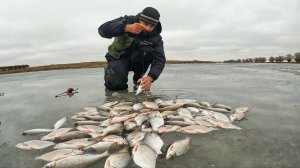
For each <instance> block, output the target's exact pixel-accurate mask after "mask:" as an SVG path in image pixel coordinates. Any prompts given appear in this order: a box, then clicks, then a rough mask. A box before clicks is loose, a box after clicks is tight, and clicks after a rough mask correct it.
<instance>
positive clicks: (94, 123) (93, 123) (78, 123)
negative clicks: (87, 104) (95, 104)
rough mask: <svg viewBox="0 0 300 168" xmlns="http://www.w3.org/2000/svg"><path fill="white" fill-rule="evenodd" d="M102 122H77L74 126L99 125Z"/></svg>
mask: <svg viewBox="0 0 300 168" xmlns="http://www.w3.org/2000/svg"><path fill="white" fill-rule="evenodd" d="M100 123H101V122H99V121H93V120H88V121H76V123H75V124H74V126H75V127H77V126H79V125H99V124H100Z"/></svg>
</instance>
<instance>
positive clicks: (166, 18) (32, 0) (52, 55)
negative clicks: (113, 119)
mask: <svg viewBox="0 0 300 168" xmlns="http://www.w3.org/2000/svg"><path fill="white" fill-rule="evenodd" d="M147 6H152V7H155V8H156V9H158V11H159V12H160V14H161V22H162V26H163V33H162V36H163V40H164V45H165V53H166V57H167V59H169V60H170V59H180V60H194V59H197V60H211V61H223V60H225V59H238V58H254V57H259V56H264V57H269V56H278V55H286V54H288V53H291V54H294V53H295V52H299V51H300V47H299V42H300V31H299V30H300V22H299V18H300V12H299V9H300V1H298V0H201V1H199V0H186V1H183V0H172V1H171V0H170V1H167V0H163V1H158V0H147V1H146V0H130V1H126V3H125V1H124V0H110V1H101V0H86V1H82V0H26V1H23V0H6V1H2V2H1V5H0V37H1V38H0V66H5V65H16V64H29V65H30V66H36V65H47V64H57V63H73V62H88V61H104V60H105V58H104V55H105V53H106V52H107V47H108V45H109V44H110V43H111V42H112V39H104V38H101V37H100V36H99V35H98V32H97V29H98V27H99V26H100V25H101V24H102V23H104V22H106V21H109V20H112V19H114V18H117V17H120V16H124V15H136V14H137V13H139V12H141V11H142V9H143V8H145V7H147Z"/></svg>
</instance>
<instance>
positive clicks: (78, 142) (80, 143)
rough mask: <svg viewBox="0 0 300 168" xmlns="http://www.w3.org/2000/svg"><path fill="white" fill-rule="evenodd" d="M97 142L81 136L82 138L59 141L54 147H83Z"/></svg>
mask: <svg viewBox="0 0 300 168" xmlns="http://www.w3.org/2000/svg"><path fill="white" fill-rule="evenodd" d="M94 143H95V142H92V141H88V138H81V139H72V140H69V141H66V142H62V143H59V144H57V145H55V146H54V149H62V148H68V149H82V148H84V147H87V146H90V145H92V144H94Z"/></svg>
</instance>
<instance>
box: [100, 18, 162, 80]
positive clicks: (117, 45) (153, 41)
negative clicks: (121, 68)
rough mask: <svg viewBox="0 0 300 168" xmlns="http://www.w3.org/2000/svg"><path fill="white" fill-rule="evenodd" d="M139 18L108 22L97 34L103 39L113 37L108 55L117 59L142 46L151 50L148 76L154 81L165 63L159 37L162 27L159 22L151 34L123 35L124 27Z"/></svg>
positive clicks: (118, 19)
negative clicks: (151, 59) (151, 57)
mask: <svg viewBox="0 0 300 168" xmlns="http://www.w3.org/2000/svg"><path fill="white" fill-rule="evenodd" d="M139 16H140V14H138V15H136V16H127V15H125V16H124V17H120V18H117V19H114V20H111V21H108V22H106V23H104V24H102V25H101V26H100V27H99V29H98V32H99V34H100V36H101V37H104V38H113V37H115V38H114V41H113V43H112V44H111V45H110V46H109V47H108V53H109V55H111V56H113V57H115V58H117V59H118V58H120V56H121V55H125V54H130V53H131V52H132V51H133V50H135V49H138V48H140V47H143V46H150V47H151V48H153V51H152V55H153V61H152V63H151V69H150V71H149V73H148V75H149V76H151V77H152V78H153V80H156V79H157V78H158V77H159V75H160V74H161V72H162V71H163V69H164V66H165V62H166V58H165V53H164V46H163V41H162V37H161V35H160V33H161V31H162V27H161V24H160V22H159V23H158V24H157V25H156V26H155V28H154V30H153V31H152V32H151V33H146V34H144V33H141V34H138V35H135V34H131V33H125V32H124V30H125V25H126V24H133V23H136V22H138V18H139Z"/></svg>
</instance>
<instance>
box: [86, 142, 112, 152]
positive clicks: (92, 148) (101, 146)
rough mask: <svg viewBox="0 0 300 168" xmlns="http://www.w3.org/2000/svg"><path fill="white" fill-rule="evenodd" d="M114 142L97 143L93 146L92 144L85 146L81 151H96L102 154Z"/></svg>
mask: <svg viewBox="0 0 300 168" xmlns="http://www.w3.org/2000/svg"><path fill="white" fill-rule="evenodd" d="M114 143H116V142H97V143H95V144H92V145H90V146H86V147H84V148H82V150H83V151H88V152H92V151H96V152H98V153H103V152H105V151H107V150H108V149H109V147H110V146H111V145H112V144H114Z"/></svg>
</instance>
